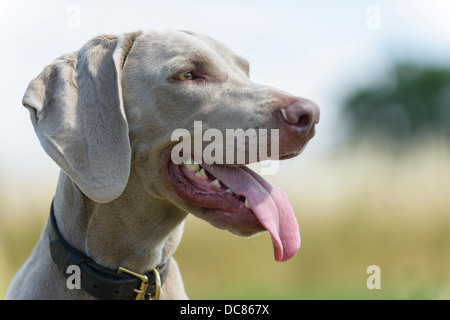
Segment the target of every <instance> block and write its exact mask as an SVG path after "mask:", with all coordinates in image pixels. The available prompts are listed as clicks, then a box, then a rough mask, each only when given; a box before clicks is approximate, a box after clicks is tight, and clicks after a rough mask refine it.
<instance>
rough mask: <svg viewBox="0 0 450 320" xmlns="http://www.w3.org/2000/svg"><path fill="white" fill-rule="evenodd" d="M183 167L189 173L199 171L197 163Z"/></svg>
mask: <svg viewBox="0 0 450 320" xmlns="http://www.w3.org/2000/svg"><path fill="white" fill-rule="evenodd" d="M184 167H185V168H186V169H188V170H189V171H198V170H199V169H200V166H199V165H198V163H197V162H195V161H194V162H192V161H191V162H190V163H189V164H186V163H185V164H184Z"/></svg>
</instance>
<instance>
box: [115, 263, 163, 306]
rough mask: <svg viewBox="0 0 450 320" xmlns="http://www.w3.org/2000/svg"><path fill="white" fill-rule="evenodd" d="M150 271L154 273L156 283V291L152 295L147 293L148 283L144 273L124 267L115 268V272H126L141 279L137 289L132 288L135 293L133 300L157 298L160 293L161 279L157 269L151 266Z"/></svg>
mask: <svg viewBox="0 0 450 320" xmlns="http://www.w3.org/2000/svg"><path fill="white" fill-rule="evenodd" d="M152 272H153V274H154V275H155V284H156V291H155V295H154V296H153V297H152V296H151V294H150V293H147V288H148V285H149V284H148V277H147V276H146V275H145V274H142V273H137V272H134V271H131V270H129V269H127V268H124V267H119V269H118V270H117V273H119V274H120V273H128V274H130V275H132V276H134V277H136V278H138V279H139V280H141V285H140V286H139V289H134V292H135V293H136V297H135V300H159V296H160V294H161V279H160V277H159V272H158V270H156V268H153V269H152ZM152 298H153V299H152Z"/></svg>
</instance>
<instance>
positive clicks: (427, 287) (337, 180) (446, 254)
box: [0, 142, 450, 299]
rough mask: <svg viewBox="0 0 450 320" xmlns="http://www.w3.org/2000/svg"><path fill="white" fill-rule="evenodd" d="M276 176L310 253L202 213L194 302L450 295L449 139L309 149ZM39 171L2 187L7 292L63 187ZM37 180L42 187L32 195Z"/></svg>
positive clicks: (189, 232)
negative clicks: (276, 251) (280, 249)
mask: <svg viewBox="0 0 450 320" xmlns="http://www.w3.org/2000/svg"><path fill="white" fill-rule="evenodd" d="M49 161H50V160H49ZM0 173H1V171H0ZM3 177H8V176H7V175H6V174H5V173H4V172H3ZM267 179H268V180H269V181H270V182H272V183H273V184H275V185H277V186H280V187H281V188H283V189H284V190H285V191H286V193H287V194H288V197H289V199H290V201H291V204H292V206H293V208H294V211H295V213H296V215H297V217H298V220H299V224H300V231H301V236H302V246H301V248H300V251H299V252H298V253H297V254H296V256H294V258H292V259H291V260H290V261H287V262H283V263H277V262H275V261H274V259H273V249H272V243H271V240H270V237H269V235H268V234H266V233H263V234H260V235H258V236H255V237H251V238H238V237H236V236H233V235H232V234H230V233H228V232H226V231H222V230H217V229H214V228H213V227H211V226H210V225H208V224H207V223H205V222H203V221H201V220H199V219H197V218H194V217H191V216H190V217H189V218H188V219H187V221H186V225H185V232H184V236H183V240H182V242H181V245H180V246H179V248H178V250H177V252H176V253H175V258H176V259H177V261H178V263H179V265H180V268H181V271H182V276H183V280H184V284H185V287H186V291H187V293H188V295H189V297H190V298H191V299H449V298H450V148H449V147H447V146H446V145H445V143H439V142H434V143H426V142H423V143H418V144H417V145H415V146H414V147H411V148H405V149H402V150H393V149H386V148H383V147H382V146H380V145H378V144H376V143H372V142H367V143H364V144H361V145H359V146H356V145H355V146H347V147H345V148H341V149H340V150H339V151H333V152H329V153H317V154H312V153H311V154H308V150H306V152H305V154H304V155H302V156H301V157H300V158H299V159H293V160H288V161H284V162H282V165H281V167H280V172H279V174H277V175H276V176H270V177H267ZM30 180H31V182H30V181H16V182H15V183H12V184H10V183H7V182H8V181H11V178H7V179H2V181H3V183H1V184H0V270H1V272H0V298H4V295H5V292H6V290H7V287H8V284H9V282H10V281H11V278H12V276H13V275H14V273H15V271H16V270H17V268H19V266H20V265H21V264H22V263H23V262H24V261H25V260H26V258H27V257H28V255H29V254H30V252H31V250H32V248H33V246H34V244H35V242H36V240H37V239H38V237H39V235H40V232H41V229H42V227H43V225H44V223H45V221H46V219H47V215H48V206H49V203H50V201H51V198H52V196H53V192H54V190H55V187H56V178H55V179H54V180H52V179H50V180H51V181H48V182H47V183H44V182H42V183H41V184H39V185H34V186H33V185H32V183H36V182H33V180H32V179H30ZM11 185H12V186H15V187H11ZM25 186H27V187H28V188H31V189H32V188H35V189H36V192H30V193H26V194H24V193H25V192H26V191H24V190H26V188H25ZM373 264H375V265H378V266H379V267H380V269H381V289H379V290H369V289H368V288H367V287H366V280H367V278H368V276H369V274H367V273H366V269H367V267H368V266H369V265H373Z"/></svg>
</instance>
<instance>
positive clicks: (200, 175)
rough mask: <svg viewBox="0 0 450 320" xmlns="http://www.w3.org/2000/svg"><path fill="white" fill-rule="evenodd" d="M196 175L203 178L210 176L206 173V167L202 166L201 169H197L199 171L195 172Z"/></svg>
mask: <svg viewBox="0 0 450 320" xmlns="http://www.w3.org/2000/svg"><path fill="white" fill-rule="evenodd" d="M195 176H196V177H199V178H202V179H207V178H208V176H207V175H206V172H205V169H203V168H201V169H200V171H197V173H196V174H195Z"/></svg>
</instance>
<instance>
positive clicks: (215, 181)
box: [211, 179, 220, 188]
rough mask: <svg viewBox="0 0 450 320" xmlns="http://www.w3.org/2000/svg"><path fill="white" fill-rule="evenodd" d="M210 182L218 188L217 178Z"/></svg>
mask: <svg viewBox="0 0 450 320" xmlns="http://www.w3.org/2000/svg"><path fill="white" fill-rule="evenodd" d="M211 184H212V185H213V186H216V187H217V188H220V182H219V179H216V180H214V181H213V182H211Z"/></svg>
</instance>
